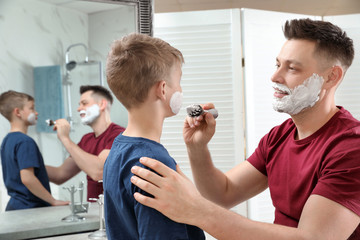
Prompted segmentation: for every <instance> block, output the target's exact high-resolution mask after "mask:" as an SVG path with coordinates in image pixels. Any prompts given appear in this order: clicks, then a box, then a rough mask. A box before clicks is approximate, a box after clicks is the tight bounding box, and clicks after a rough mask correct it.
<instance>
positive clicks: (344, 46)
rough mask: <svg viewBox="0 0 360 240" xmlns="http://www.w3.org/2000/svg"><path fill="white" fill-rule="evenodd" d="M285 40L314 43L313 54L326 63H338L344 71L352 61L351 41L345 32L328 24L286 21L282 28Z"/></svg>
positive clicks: (301, 20)
mask: <svg viewBox="0 0 360 240" xmlns="http://www.w3.org/2000/svg"><path fill="white" fill-rule="evenodd" d="M283 31H284V35H285V37H286V39H288V40H291V39H304V40H310V41H314V42H315V43H316V47H315V52H314V53H315V54H317V55H319V56H320V57H322V58H323V59H327V60H328V63H331V64H336V62H337V61H339V62H340V63H341V65H342V67H344V69H345V71H346V70H347V69H348V68H349V67H350V65H351V63H352V61H353V59H354V46H353V41H352V39H350V38H349V37H348V36H347V34H346V32H345V31H343V30H342V29H341V28H339V27H338V26H335V25H334V24H332V23H330V22H325V21H318V20H311V19H309V18H307V19H294V20H290V21H286V23H285V26H284V29H283Z"/></svg>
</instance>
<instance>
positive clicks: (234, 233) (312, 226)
mask: <svg viewBox="0 0 360 240" xmlns="http://www.w3.org/2000/svg"><path fill="white" fill-rule="evenodd" d="M141 163H142V164H144V165H145V166H147V167H149V168H151V169H153V170H154V171H156V172H157V173H159V174H160V175H158V174H156V173H154V172H151V171H149V170H146V169H144V168H140V167H133V168H132V172H133V173H134V174H135V175H137V176H138V177H137V176H133V177H132V178H131V181H132V183H133V184H135V185H136V186H138V187H139V188H141V189H143V190H144V191H146V192H148V193H149V194H151V195H153V196H154V198H151V197H146V196H144V195H142V194H140V193H135V194H134V197H135V199H136V200H137V201H139V202H140V203H142V204H144V205H145V206H148V207H152V208H154V209H156V210H158V211H160V212H161V213H163V214H164V215H166V216H167V217H169V218H171V219H173V220H174V221H178V222H181V223H186V224H191V225H195V226H198V227H200V228H202V229H203V230H205V231H206V232H208V233H210V234H211V235H212V236H214V237H215V238H217V239H229V240H230V239H231V240H232V239H239V240H241V239H246V240H251V239H265V240H273V239H274V240H275V239H276V240H282V239H284V240H288V239H292V240H297V239H299V240H300V239H301V240H318V239H327V240H346V239H347V238H348V237H349V236H350V235H351V234H352V233H353V232H354V230H355V229H356V227H357V226H358V225H359V223H360V217H359V216H358V215H356V214H355V213H354V212H352V211H350V210H349V209H347V208H345V207H343V206H342V205H340V204H338V203H336V202H334V201H331V200H329V199H327V198H324V197H321V196H319V195H311V196H310V198H309V199H308V201H307V203H306V204H305V206H304V209H303V212H302V215H301V218H300V222H299V226H298V228H292V227H286V226H281V225H276V224H269V223H261V222H255V221H252V220H249V219H247V218H245V217H242V216H241V215H238V214H236V213H234V212H231V211H229V210H227V209H224V208H222V207H220V206H218V205H216V204H215V203H213V202H210V201H209V200H207V199H205V198H204V197H202V196H201V194H200V193H199V192H198V191H197V189H196V187H195V186H194V185H193V184H192V183H191V181H190V180H189V179H187V178H186V177H185V175H184V174H183V173H182V172H181V171H180V169H178V172H175V171H173V170H172V169H170V168H168V167H166V166H165V165H163V164H162V163H160V162H158V161H156V160H153V159H148V158H142V159H141Z"/></svg>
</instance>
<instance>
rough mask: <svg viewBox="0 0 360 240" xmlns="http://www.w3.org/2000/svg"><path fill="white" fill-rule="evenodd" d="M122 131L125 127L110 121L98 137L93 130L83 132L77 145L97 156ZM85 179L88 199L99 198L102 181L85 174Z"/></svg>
mask: <svg viewBox="0 0 360 240" xmlns="http://www.w3.org/2000/svg"><path fill="white" fill-rule="evenodd" d="M123 131H125V128H123V127H121V126H119V125H116V124H115V123H111V124H110V126H109V127H108V128H107V129H106V130H105V132H103V133H102V134H101V135H100V136H98V137H95V134H94V133H93V132H91V133H87V134H85V135H84V136H83V137H82V138H81V140H80V142H79V143H78V146H79V147H80V148H81V149H82V150H84V151H85V152H87V153H90V154H93V155H96V156H98V155H99V154H100V153H101V151H102V150H104V149H111V146H112V144H113V142H114V139H115V138H116V137H117V136H118V135H119V134H120V133H121V132H123ZM87 180H88V184H87V199H88V201H90V200H89V199H90V198H99V195H100V194H103V192H104V190H103V185H102V183H99V182H97V181H94V180H93V179H92V178H90V177H89V176H87Z"/></svg>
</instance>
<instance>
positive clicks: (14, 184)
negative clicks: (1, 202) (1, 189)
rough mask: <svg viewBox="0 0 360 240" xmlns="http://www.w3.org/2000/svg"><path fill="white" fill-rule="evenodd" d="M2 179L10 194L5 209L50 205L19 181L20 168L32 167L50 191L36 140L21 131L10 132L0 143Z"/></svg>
mask: <svg viewBox="0 0 360 240" xmlns="http://www.w3.org/2000/svg"><path fill="white" fill-rule="evenodd" d="M1 164H2V171H3V179H4V183H5V186H6V188H7V191H8V194H9V196H10V201H9V203H8V205H7V207H6V209H7V210H16V209H26V208H35V207H45V206H50V204H49V203H47V202H45V201H43V200H41V199H40V198H38V197H36V196H35V195H34V194H32V193H31V192H30V191H29V189H28V188H27V187H26V186H25V185H24V184H23V183H22V182H21V177H20V170H22V169H26V168H34V174H35V176H36V177H37V179H39V181H40V182H41V184H42V185H43V186H44V187H45V188H46V189H47V190H48V191H49V192H50V185H49V177H48V175H47V172H46V168H45V165H44V161H43V158H42V155H41V153H40V151H39V148H38V146H37V145H36V142H35V141H34V140H33V139H32V138H31V137H29V136H27V135H26V134H24V133H21V132H11V133H9V134H8V135H6V137H5V138H4V140H3V142H2V144H1Z"/></svg>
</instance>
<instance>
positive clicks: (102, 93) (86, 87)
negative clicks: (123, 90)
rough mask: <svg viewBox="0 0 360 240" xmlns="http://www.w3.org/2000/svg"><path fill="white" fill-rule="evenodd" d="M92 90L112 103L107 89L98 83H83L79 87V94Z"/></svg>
mask: <svg viewBox="0 0 360 240" xmlns="http://www.w3.org/2000/svg"><path fill="white" fill-rule="evenodd" d="M87 91H92V92H93V93H92V94H96V95H99V96H101V97H103V98H105V99H106V100H108V101H109V102H110V103H111V104H112V103H113V101H114V99H113V97H112V95H111V93H110V91H109V90H107V89H106V88H105V87H103V86H100V85H83V86H81V87H80V94H83V93H84V92H87Z"/></svg>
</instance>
